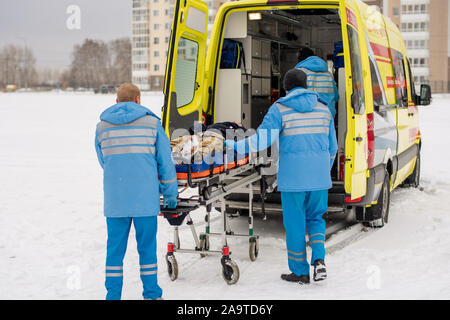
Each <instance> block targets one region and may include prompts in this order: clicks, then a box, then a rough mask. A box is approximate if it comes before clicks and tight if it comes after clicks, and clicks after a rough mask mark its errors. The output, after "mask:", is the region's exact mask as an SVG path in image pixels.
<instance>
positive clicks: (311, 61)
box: [295, 48, 339, 119]
mask: <svg viewBox="0 0 450 320" xmlns="http://www.w3.org/2000/svg"><path fill="white" fill-rule="evenodd" d="M298 61H299V63H298V64H297V65H296V66H295V68H297V69H300V70H302V71H303V72H304V73H306V75H307V88H308V89H309V90H312V91H314V92H317V93H318V94H319V96H320V98H321V99H322V100H323V101H324V102H325V103H326V105H327V106H328V108H330V111H331V114H332V115H333V119H334V117H335V116H336V102H337V101H339V92H338V89H337V87H336V82H335V81H334V78H333V75H332V74H331V73H330V72H329V71H328V65H327V63H326V62H325V61H324V60H323V59H321V58H319V57H317V56H314V52H313V51H312V50H311V49H310V48H301V49H300V50H299V52H298Z"/></svg>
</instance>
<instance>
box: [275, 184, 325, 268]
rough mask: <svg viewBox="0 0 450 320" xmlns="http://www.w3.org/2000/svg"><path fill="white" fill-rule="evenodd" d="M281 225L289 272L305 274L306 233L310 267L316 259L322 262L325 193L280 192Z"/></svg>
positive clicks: (323, 253)
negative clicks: (283, 230)
mask: <svg viewBox="0 0 450 320" xmlns="http://www.w3.org/2000/svg"><path fill="white" fill-rule="evenodd" d="M281 204H282V207H283V224H284V228H285V229H286V246H287V252H288V264H289V270H290V271H291V272H293V273H295V274H296V275H298V276H300V275H309V269H310V267H309V264H308V259H307V256H306V239H305V235H306V231H307V232H308V236H309V241H310V246H311V249H312V257H311V265H312V264H314V261H316V260H317V259H322V260H325V220H324V219H323V218H322V216H323V214H324V213H326V212H327V210H328V190H319V191H308V192H281Z"/></svg>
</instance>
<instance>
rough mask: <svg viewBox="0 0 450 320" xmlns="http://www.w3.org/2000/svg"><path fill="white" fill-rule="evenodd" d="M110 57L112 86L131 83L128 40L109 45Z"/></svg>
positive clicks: (113, 42) (129, 42)
mask: <svg viewBox="0 0 450 320" xmlns="http://www.w3.org/2000/svg"><path fill="white" fill-rule="evenodd" d="M109 47H110V52H111V57H112V64H111V68H112V75H113V82H114V84H116V85H118V84H121V83H124V82H131V41H130V39H129V38H122V39H117V40H113V41H111V42H110V43H109Z"/></svg>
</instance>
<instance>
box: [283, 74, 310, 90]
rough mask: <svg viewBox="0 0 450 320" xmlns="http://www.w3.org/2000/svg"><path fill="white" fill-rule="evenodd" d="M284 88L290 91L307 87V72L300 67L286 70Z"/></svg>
mask: <svg viewBox="0 0 450 320" xmlns="http://www.w3.org/2000/svg"><path fill="white" fill-rule="evenodd" d="M283 86H284V90H286V91H290V90H292V89H294V88H298V87H302V88H305V89H306V88H307V82H306V73H304V72H303V71H302V70H300V69H291V70H289V71H288V72H286V74H285V76H284V80H283Z"/></svg>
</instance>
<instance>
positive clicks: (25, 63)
mask: <svg viewBox="0 0 450 320" xmlns="http://www.w3.org/2000/svg"><path fill="white" fill-rule="evenodd" d="M36 77H37V73H36V58H35V57H34V54H33V51H32V50H31V49H30V48H28V47H20V46H15V45H12V44H11V45H7V46H5V47H3V49H2V50H1V51H0V86H1V87H5V86H7V85H8V84H15V85H17V86H18V87H22V88H23V87H25V88H28V87H31V86H34V84H35V83H36Z"/></svg>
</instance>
